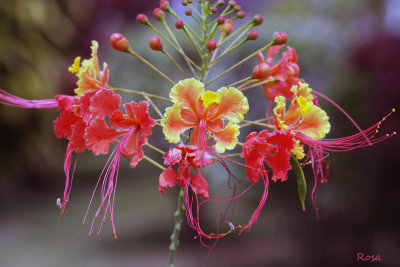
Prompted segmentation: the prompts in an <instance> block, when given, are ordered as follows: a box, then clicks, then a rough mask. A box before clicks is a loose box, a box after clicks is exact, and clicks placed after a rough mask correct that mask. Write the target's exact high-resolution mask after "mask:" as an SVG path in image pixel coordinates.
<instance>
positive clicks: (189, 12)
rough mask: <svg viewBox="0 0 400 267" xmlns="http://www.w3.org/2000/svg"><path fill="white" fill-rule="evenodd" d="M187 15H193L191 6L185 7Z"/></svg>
mask: <svg viewBox="0 0 400 267" xmlns="http://www.w3.org/2000/svg"><path fill="white" fill-rule="evenodd" d="M185 15H186V16H191V15H192V9H191V8H186V9H185Z"/></svg>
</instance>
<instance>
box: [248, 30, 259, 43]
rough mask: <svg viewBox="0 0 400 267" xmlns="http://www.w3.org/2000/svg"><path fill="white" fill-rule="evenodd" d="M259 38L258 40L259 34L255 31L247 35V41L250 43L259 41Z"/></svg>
mask: <svg viewBox="0 0 400 267" xmlns="http://www.w3.org/2000/svg"><path fill="white" fill-rule="evenodd" d="M257 38H258V32H256V31H255V30H252V31H250V32H249V34H248V35H247V40H250V41H254V40H257Z"/></svg>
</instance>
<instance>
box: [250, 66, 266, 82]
mask: <svg viewBox="0 0 400 267" xmlns="http://www.w3.org/2000/svg"><path fill="white" fill-rule="evenodd" d="M269 70H270V66H269V65H268V64H267V63H260V64H258V65H257V66H255V67H254V69H253V72H252V74H251V78H253V79H259V80H264V79H265V78H267V77H268V76H269Z"/></svg>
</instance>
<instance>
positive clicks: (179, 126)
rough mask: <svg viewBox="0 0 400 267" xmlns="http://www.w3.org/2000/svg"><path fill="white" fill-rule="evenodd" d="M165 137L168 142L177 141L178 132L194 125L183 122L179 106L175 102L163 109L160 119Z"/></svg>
mask: <svg viewBox="0 0 400 267" xmlns="http://www.w3.org/2000/svg"><path fill="white" fill-rule="evenodd" d="M161 125H162V127H163V133H164V136H165V139H167V141H168V142H170V143H178V142H179V141H180V140H181V138H180V134H181V133H183V132H184V131H186V130H187V129H189V128H192V127H193V126H194V125H193V124H191V123H187V122H185V121H184V120H183V119H182V117H181V107H180V106H179V105H177V104H175V105H173V106H172V107H168V108H167V109H166V110H165V118H164V119H162V120H161Z"/></svg>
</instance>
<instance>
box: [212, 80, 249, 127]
mask: <svg viewBox="0 0 400 267" xmlns="http://www.w3.org/2000/svg"><path fill="white" fill-rule="evenodd" d="M217 94H218V96H219V105H218V110H217V111H216V113H215V114H213V115H212V117H211V118H209V119H210V120H213V119H216V118H220V117H225V118H227V119H228V120H229V121H230V122H233V123H237V122H240V121H241V120H243V115H244V114H246V112H247V111H248V110H249V103H248V101H247V98H246V97H245V96H244V95H243V93H242V92H240V91H239V90H237V89H236V88H234V87H229V88H226V87H222V88H220V89H219V90H218V91H217Z"/></svg>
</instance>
